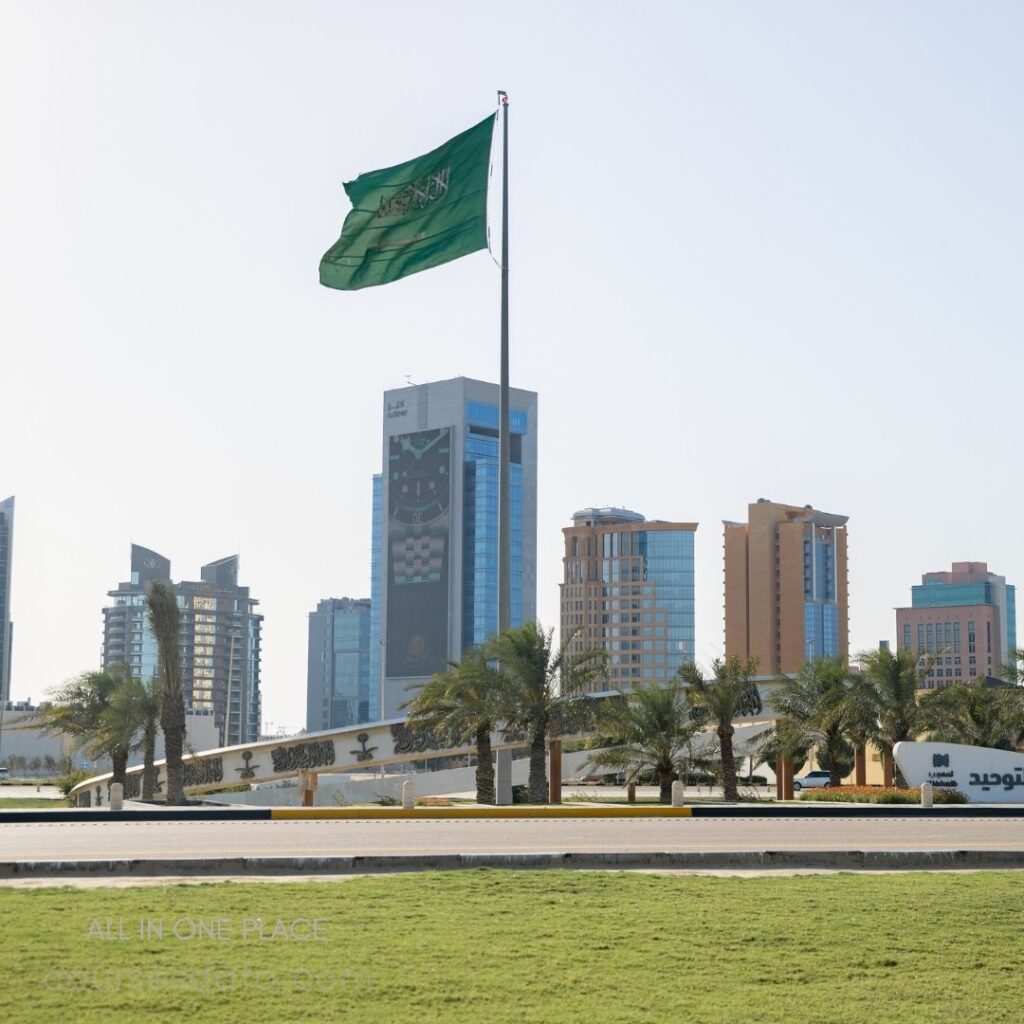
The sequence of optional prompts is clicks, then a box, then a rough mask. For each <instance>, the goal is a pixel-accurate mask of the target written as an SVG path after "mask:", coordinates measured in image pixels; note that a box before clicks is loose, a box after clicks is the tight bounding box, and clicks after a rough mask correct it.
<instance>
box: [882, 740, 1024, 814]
mask: <svg viewBox="0 0 1024 1024" xmlns="http://www.w3.org/2000/svg"><path fill="white" fill-rule="evenodd" d="M893 755H894V757H895V758H896V763H897V764H898V765H899V768H900V771H901V772H902V773H903V778H904V779H906V780H907V784H908V785H910V786H920V785H922V784H923V783H925V782H930V783H931V784H932V786H933V788H935V789H937V790H938V789H947V790H955V791H956V792H958V793H963V794H964V796H966V797H967V799H968V800H969V801H970V802H971V803H972V804H1019V803H1024V754H1021V753H1018V752H1017V751H1015V750H995V749H993V748H992V747H972V746H968V745H966V744H963V743H910V742H907V743H897V744H896V746H895V747H894V748H893Z"/></svg>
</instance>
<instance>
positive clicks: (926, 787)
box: [921, 782, 932, 807]
mask: <svg viewBox="0 0 1024 1024" xmlns="http://www.w3.org/2000/svg"><path fill="white" fill-rule="evenodd" d="M931 805H932V784H931V783H930V782H923V783H922V784H921V806H922V807H931Z"/></svg>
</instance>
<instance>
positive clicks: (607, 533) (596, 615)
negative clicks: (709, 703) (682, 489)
mask: <svg viewBox="0 0 1024 1024" xmlns="http://www.w3.org/2000/svg"><path fill="white" fill-rule="evenodd" d="M696 529H697V524H696V523H667V522H662V521H660V520H653V521H650V522H648V521H647V520H645V519H644V517H643V516H642V515H640V514H639V513H638V512H631V511H629V510H628V509H624V508H586V509H583V510H582V511H581V512H576V513H574V514H573V517H572V526H567V527H565V529H563V530H562V534H563V536H564V538H565V555H564V557H563V558H562V569H563V578H562V584H561V606H562V614H561V627H562V633H561V635H562V636H563V637H569V636H570V635H572V639H571V640H570V641H569V650H570V651H583V650H589V649H591V648H603V649H604V650H606V651H607V652H608V664H607V669H606V673H605V675H606V680H605V681H602V682H600V683H595V684H594V685H593V686H592V687H591V689H592V690H599V689H607V688H609V687H610V688H612V689H628V688H630V687H632V686H637V685H639V684H650V683H653V682H665V681H667V680H669V679H671V678H672V676H674V675H675V673H676V671H677V670H678V669H679V667H680V666H681V665H683V664H685V663H687V662H692V661H693V658H694V568H693V539H694V533H695V531H696Z"/></svg>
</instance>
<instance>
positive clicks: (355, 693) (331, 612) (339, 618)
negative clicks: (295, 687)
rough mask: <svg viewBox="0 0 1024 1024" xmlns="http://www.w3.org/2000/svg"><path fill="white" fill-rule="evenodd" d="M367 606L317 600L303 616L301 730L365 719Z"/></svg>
mask: <svg viewBox="0 0 1024 1024" xmlns="http://www.w3.org/2000/svg"><path fill="white" fill-rule="evenodd" d="M370 684H371V677H370V602H369V601H368V600H365V599H363V600H352V598H349V597H340V598H339V597H332V598H328V599H327V600H324V601H320V602H319V603H318V604H317V606H316V611H314V612H310V613H309V663H308V668H307V672H306V731H307V732H319V731H320V730H322V729H343V728H344V727H345V726H347V725H358V724H360V723H362V722H368V721H370V720H371V719H370V689H371V685H370Z"/></svg>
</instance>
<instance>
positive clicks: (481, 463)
mask: <svg viewBox="0 0 1024 1024" xmlns="http://www.w3.org/2000/svg"><path fill="white" fill-rule="evenodd" d="M498 401H499V390H498V386H497V385H496V384H488V383H485V382H483V381H478V380H471V379H469V378H466V377H458V378H455V379H454V380H446V381H438V382H436V383H431V384H414V385H410V386H409V387H405V388H399V389H396V390H394V391H386V392H385V393H384V410H383V412H384V415H383V437H382V455H383V458H382V466H381V470H382V471H381V473H380V475H379V476H375V477H374V503H373V508H374V523H373V560H372V579H371V603H372V607H373V612H372V617H371V626H370V629H371V652H370V653H371V667H370V675H371V679H370V685H371V688H377V687H376V686H375V684H377V686H379V693H380V716H381V717H382V718H384V719H387V718H394V717H398V716H400V715H401V714H402V712H401V711H400V705H401V704H402V703H404V702H405V701H407V700H409V699H410V697H411V696H412V693H411V691H410V687H412V688H415V685H416V684H417V683H418V682H423V681H424V680H426V679H429V678H430V677H431V676H432V675H433V674H434V673H435V672H442V671H444V670H445V669H446V668H447V667H448V663H449V662H450V661H458V660H459V659H460V658H461V656H462V652H463V651H464V650H466V649H467V648H469V647H474V646H477V645H479V644H481V643H483V642H484V641H485V640H486V639H487V638H488V637H489V636H490V635H491V634H492V633H494V632H495V631H496V630H497V628H498ZM510 407H511V414H510V422H511V445H510V449H511V480H510V483H511V494H510V504H511V527H512V567H511V572H512V616H511V618H512V624H513V625H520V624H521V623H523V622H526V621H529V620H532V619H534V618H535V617H536V591H537V571H536V562H537V395H536V394H535V393H534V392H532V391H521V390H519V389H515V388H513V389H512V391H511V401H510Z"/></svg>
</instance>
